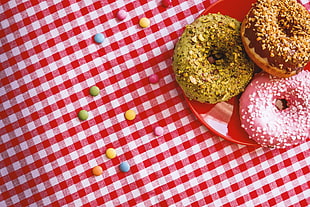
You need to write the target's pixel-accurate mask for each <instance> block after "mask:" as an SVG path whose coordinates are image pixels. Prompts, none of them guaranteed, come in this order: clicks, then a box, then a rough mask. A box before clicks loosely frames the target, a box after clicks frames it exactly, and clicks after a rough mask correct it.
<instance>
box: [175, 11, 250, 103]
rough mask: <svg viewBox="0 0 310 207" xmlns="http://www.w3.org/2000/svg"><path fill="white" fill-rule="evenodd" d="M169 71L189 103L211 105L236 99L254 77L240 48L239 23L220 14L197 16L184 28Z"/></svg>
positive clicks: (248, 62)
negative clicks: (191, 101) (196, 102)
mask: <svg viewBox="0 0 310 207" xmlns="http://www.w3.org/2000/svg"><path fill="white" fill-rule="evenodd" d="M172 67H173V70H174V73H175V77H176V81H177V82H178V84H179V85H180V87H181V88H182V89H183V91H184V94H185V95H186V96H187V97H188V98H189V99H193V100H197V101H199V102H202V103H205V102H207V103H212V104H213V103H217V102H222V101H226V100H228V99H230V98H232V97H233V96H236V95H238V94H239V93H240V92H242V91H243V90H244V88H245V87H246V85H247V84H248V83H249V81H250V80H251V79H252V77H253V73H254V63H253V62H252V61H251V60H250V59H249V58H248V56H247V55H246V53H245V51H244V49H243V47H242V42H241V36H240V22H238V21H237V20H235V19H233V18H231V17H228V16H224V15H221V14H209V15H204V16H201V17H199V18H198V19H196V20H195V21H194V22H193V23H192V24H190V25H187V26H186V28H185V31H184V33H183V34H182V36H181V37H180V39H179V41H178V42H177V44H176V47H175V50H174V56H173V65H172Z"/></svg>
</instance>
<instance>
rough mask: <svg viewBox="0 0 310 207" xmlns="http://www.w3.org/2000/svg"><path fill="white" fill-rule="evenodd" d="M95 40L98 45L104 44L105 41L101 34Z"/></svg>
mask: <svg viewBox="0 0 310 207" xmlns="http://www.w3.org/2000/svg"><path fill="white" fill-rule="evenodd" d="M94 40H95V42H96V43H103V41H104V36H103V34H101V33H98V34H96V35H95V36H94Z"/></svg>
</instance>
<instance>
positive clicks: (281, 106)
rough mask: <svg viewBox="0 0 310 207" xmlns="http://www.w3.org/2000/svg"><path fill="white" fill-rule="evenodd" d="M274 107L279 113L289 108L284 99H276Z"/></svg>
mask: <svg viewBox="0 0 310 207" xmlns="http://www.w3.org/2000/svg"><path fill="white" fill-rule="evenodd" d="M275 106H276V108H277V109H278V110H279V111H282V110H284V109H287V108H288V107H289V104H288V101H287V100H286V99H284V98H283V99H276V101H275Z"/></svg>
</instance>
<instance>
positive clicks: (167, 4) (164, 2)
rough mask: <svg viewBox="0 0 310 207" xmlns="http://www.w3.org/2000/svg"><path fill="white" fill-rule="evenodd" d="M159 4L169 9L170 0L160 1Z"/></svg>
mask: <svg viewBox="0 0 310 207" xmlns="http://www.w3.org/2000/svg"><path fill="white" fill-rule="evenodd" d="M161 4H162V5H163V6H164V7H169V6H171V1H170V0H162V1H161Z"/></svg>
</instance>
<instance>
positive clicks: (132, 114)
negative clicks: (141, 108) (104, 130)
mask: <svg viewBox="0 0 310 207" xmlns="http://www.w3.org/2000/svg"><path fill="white" fill-rule="evenodd" d="M125 118H126V119H127V120H134V119H135V118H136V112H135V111H134V110H132V109H129V110H128V111H126V112H125Z"/></svg>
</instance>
